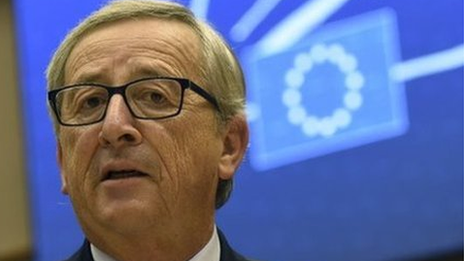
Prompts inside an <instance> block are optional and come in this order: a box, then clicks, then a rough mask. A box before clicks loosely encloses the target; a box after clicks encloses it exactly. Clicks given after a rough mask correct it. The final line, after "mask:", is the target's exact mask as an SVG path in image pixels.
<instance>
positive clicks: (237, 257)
mask: <svg viewBox="0 0 464 261" xmlns="http://www.w3.org/2000/svg"><path fill="white" fill-rule="evenodd" d="M218 235H219V241H220V244H221V258H220V261H257V260H252V259H248V258H245V257H244V256H242V255H241V254H239V253H237V252H235V250H233V249H232V247H231V246H230V245H229V243H228V242H227V239H226V237H225V236H224V234H223V233H222V232H221V231H220V230H219V229H218Z"/></svg>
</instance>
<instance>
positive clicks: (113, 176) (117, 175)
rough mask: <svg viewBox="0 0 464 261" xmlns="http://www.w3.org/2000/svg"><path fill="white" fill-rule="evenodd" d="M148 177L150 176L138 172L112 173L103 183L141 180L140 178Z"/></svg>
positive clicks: (122, 171)
mask: <svg viewBox="0 0 464 261" xmlns="http://www.w3.org/2000/svg"><path fill="white" fill-rule="evenodd" d="M146 176H148V174H146V173H143V172H140V171H137V170H121V171H110V172H108V173H107V174H106V175H105V177H104V178H103V181H105V180H117V179H128V178H139V177H146Z"/></svg>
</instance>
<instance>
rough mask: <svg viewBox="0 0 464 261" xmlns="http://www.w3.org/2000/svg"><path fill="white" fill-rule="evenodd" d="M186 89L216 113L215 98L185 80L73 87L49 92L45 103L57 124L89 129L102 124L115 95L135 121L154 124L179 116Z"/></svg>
mask: <svg viewBox="0 0 464 261" xmlns="http://www.w3.org/2000/svg"><path fill="white" fill-rule="evenodd" d="M186 89H190V90H192V91H194V92H195V93H197V94H198V95H200V96H201V97H203V98H204V99H205V100H207V101H208V102H210V103H211V104H212V105H213V106H214V107H215V108H216V109H217V110H218V111H219V105H218V102H217V100H216V98H214V97H213V96H212V95H211V94H209V93H208V92H207V91H206V90H205V89H203V88H201V87H200V86H198V85H197V84H195V83H194V82H192V81H190V80H188V79H183V78H173V77H150V78H143V79H138V80H135V81H132V82H129V83H126V84H124V85H122V86H116V87H112V86H107V85H103V84H96V83H80V84H74V85H69V86H64V87H62V88H59V89H56V90H52V91H49V92H48V101H49V103H50V106H51V107H52V109H53V111H54V112H55V115H56V118H57V119H58V122H59V123H60V124H61V125H65V126H82V125H89V124H93V123H96V122H99V121H101V120H103V119H104V118H105V115H106V110H107V108H108V104H109V101H110V100H111V97H113V95H115V94H120V95H121V96H122V97H123V99H124V101H125V103H126V105H127V107H128V108H129V111H130V112H131V114H132V115H133V116H134V117H135V118H138V119H151V120H155V119H165V118H169V117H174V116H176V115H178V114H179V113H180V112H181V110H182V104H183V100H184V92H185V90H186Z"/></svg>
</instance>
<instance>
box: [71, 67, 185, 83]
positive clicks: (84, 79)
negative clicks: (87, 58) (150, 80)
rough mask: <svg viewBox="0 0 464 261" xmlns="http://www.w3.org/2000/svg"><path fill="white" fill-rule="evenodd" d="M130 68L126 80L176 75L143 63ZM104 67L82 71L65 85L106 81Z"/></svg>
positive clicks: (107, 76) (107, 78)
mask: <svg viewBox="0 0 464 261" xmlns="http://www.w3.org/2000/svg"><path fill="white" fill-rule="evenodd" d="M131 67H132V68H131V69H130V75H131V76H132V77H131V79H127V81H130V80H132V79H138V78H144V77H161V76H165V77H174V76H176V75H172V73H162V71H164V70H155V69H154V68H155V66H154V65H150V64H144V65H137V66H131ZM104 70H105V69H97V70H94V71H91V72H84V73H82V74H80V75H78V76H77V78H76V79H74V80H72V81H71V82H70V83H67V84H66V85H70V84H81V83H94V84H95V83H97V84H102V83H105V82H106V83H107V82H108V80H109V75H108V74H107V73H104V72H103V71H104Z"/></svg>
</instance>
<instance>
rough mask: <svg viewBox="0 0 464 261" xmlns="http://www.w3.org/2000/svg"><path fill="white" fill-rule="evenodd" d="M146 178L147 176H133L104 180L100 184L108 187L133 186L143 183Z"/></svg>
mask: <svg viewBox="0 0 464 261" xmlns="http://www.w3.org/2000/svg"><path fill="white" fill-rule="evenodd" d="M147 178H148V176H133V177H127V178H119V179H107V180H104V181H103V182H102V184H103V185H104V186H109V187H126V186H135V185H137V184H138V183H140V182H143V181H145V180H146V179H147Z"/></svg>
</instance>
